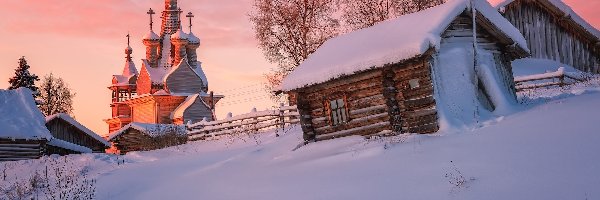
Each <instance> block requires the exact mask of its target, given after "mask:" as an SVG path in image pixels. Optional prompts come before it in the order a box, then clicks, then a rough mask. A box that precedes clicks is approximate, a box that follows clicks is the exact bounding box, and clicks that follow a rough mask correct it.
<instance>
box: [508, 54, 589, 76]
mask: <svg viewBox="0 0 600 200" xmlns="http://www.w3.org/2000/svg"><path fill="white" fill-rule="evenodd" d="M512 66H513V74H514V76H515V77H519V76H528V75H535V74H543V73H547V72H556V71H558V69H559V68H563V69H564V70H565V72H569V73H572V72H581V71H579V70H577V69H575V68H574V67H572V66H569V65H567V64H563V63H560V62H557V61H554V60H546V59H536V58H523V59H518V60H515V61H513V62H512Z"/></svg>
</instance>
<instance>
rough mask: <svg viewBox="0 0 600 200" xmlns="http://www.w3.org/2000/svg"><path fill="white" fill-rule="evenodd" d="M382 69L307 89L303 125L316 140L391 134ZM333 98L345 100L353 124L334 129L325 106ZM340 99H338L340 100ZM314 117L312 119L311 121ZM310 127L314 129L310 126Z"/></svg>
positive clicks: (302, 104)
mask: <svg viewBox="0 0 600 200" xmlns="http://www.w3.org/2000/svg"><path fill="white" fill-rule="evenodd" d="M383 89H384V87H383V75H382V70H371V71H368V72H363V73H360V74H357V75H353V76H349V77H345V78H342V79H338V80H335V81H331V82H328V83H325V84H321V85H317V86H313V87H309V88H307V89H306V90H305V91H302V92H300V93H299V94H298V109H299V111H300V114H301V123H302V124H303V125H304V127H305V129H306V130H305V133H306V131H311V130H312V131H314V133H315V136H314V139H316V140H324V139H331V138H335V137H342V136H347V135H369V134H374V133H378V132H382V131H384V130H388V131H391V129H392V127H391V126H390V116H389V115H388V107H387V105H386V99H385V97H384V95H383V94H382V91H383ZM331 96H338V97H342V98H345V99H346V100H347V101H346V102H347V103H346V104H347V105H346V106H347V109H348V117H349V121H348V122H347V123H345V124H341V125H338V126H332V125H331V122H330V117H329V113H328V112H327V109H326V107H325V105H326V102H327V101H329V100H330V97H331ZM336 98H337V97H336ZM308 118H310V120H307V119H308ZM307 126H310V127H307Z"/></svg>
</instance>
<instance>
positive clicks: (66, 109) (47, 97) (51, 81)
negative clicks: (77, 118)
mask: <svg viewBox="0 0 600 200" xmlns="http://www.w3.org/2000/svg"><path fill="white" fill-rule="evenodd" d="M40 97H41V99H42V103H41V104H40V106H39V108H40V110H41V111H42V113H44V114H45V115H46V116H50V115H53V114H57V113H66V114H69V115H72V114H73V97H75V93H74V92H73V91H71V88H69V86H68V85H67V83H65V82H64V81H63V79H62V78H60V77H55V76H54V75H53V74H52V73H50V74H49V75H46V76H45V77H44V80H42V84H41V85H40Z"/></svg>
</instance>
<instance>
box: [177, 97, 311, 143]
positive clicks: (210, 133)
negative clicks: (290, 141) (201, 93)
mask: <svg viewBox="0 0 600 200" xmlns="http://www.w3.org/2000/svg"><path fill="white" fill-rule="evenodd" d="M299 117H300V114H299V113H298V109H297V108H296V106H283V105H281V106H280V107H279V108H278V109H275V110H264V111H256V108H254V109H252V111H251V112H250V113H246V114H242V115H237V116H231V113H229V115H227V118H225V119H222V120H217V121H211V122H207V121H205V120H202V121H201V122H198V123H195V124H188V125H187V128H188V140H190V141H194V140H205V139H216V138H220V136H222V135H229V134H235V133H241V132H258V131H260V130H262V129H267V128H272V127H280V128H284V127H285V125H286V124H288V125H289V124H297V123H299V122H300V119H299Z"/></svg>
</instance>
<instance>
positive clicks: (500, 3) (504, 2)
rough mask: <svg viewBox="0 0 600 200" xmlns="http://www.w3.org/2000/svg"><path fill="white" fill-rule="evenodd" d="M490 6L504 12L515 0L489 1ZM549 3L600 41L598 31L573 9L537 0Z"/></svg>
mask: <svg viewBox="0 0 600 200" xmlns="http://www.w3.org/2000/svg"><path fill="white" fill-rule="evenodd" d="M489 1H490V3H491V4H492V6H494V7H496V8H498V9H499V10H504V7H506V6H507V5H508V4H510V3H512V2H513V1H515V0H489ZM539 1H546V2H550V4H552V5H553V6H554V7H556V8H557V9H559V10H560V11H562V12H563V13H562V15H563V16H564V17H569V18H571V19H572V20H573V22H575V23H577V24H579V25H580V26H581V27H582V28H584V29H585V30H586V31H587V32H589V33H590V34H592V35H594V36H595V37H596V39H600V31H599V30H598V29H596V28H594V26H592V25H590V24H589V23H588V22H587V21H585V20H584V19H583V18H582V17H581V16H579V15H578V14H577V13H576V12H575V11H573V9H572V8H571V7H570V6H568V5H567V4H565V3H564V2H562V1H561V0H539Z"/></svg>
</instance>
